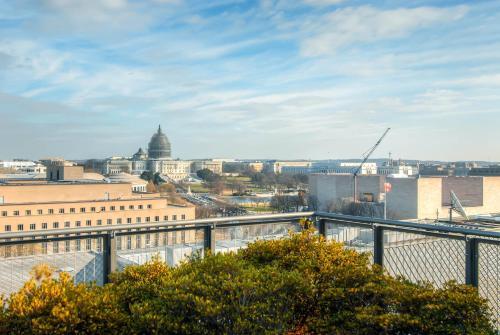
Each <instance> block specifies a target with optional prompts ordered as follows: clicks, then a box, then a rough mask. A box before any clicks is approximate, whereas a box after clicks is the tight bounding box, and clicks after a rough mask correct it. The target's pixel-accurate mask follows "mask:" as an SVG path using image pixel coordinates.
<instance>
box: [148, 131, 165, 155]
mask: <svg viewBox="0 0 500 335" xmlns="http://www.w3.org/2000/svg"><path fill="white" fill-rule="evenodd" d="M148 156H149V158H150V159H162V158H170V157H171V152H170V142H169V140H168V138H167V136H166V135H165V134H164V133H162V131H161V127H160V126H158V131H157V132H156V133H155V134H154V135H153V136H152V137H151V141H149V145H148Z"/></svg>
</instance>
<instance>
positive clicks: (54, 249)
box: [52, 241, 59, 253]
mask: <svg viewBox="0 0 500 335" xmlns="http://www.w3.org/2000/svg"><path fill="white" fill-rule="evenodd" d="M52 252H54V253H57V252H59V242H57V241H56V242H52Z"/></svg>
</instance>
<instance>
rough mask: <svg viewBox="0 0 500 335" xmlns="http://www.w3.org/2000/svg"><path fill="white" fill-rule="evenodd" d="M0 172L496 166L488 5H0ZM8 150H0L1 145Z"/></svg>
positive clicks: (494, 51) (494, 62) (336, 1)
mask: <svg viewBox="0 0 500 335" xmlns="http://www.w3.org/2000/svg"><path fill="white" fill-rule="evenodd" d="M0 13H1V14H0V41H1V43H0V116H1V122H0V141H2V143H4V145H2V146H1V149H0V159H7V158H14V157H26V158H41V157H44V156H63V157H67V158H70V159H75V158H92V157H107V156H110V155H114V154H117V155H132V154H133V152H134V151H133V150H134V148H138V147H139V146H142V147H144V146H145V145H146V144H147V141H148V139H149V137H150V134H151V131H152V130H154V129H155V127H157V125H158V124H159V123H161V125H162V128H163V129H164V131H165V133H166V134H167V135H168V137H169V139H170V141H171V142H172V146H173V152H172V155H173V157H181V158H188V157H238V158H240V157H245V158H262V157H269V158H274V157H276V158H280V159H299V158H303V159H329V158H355V157H357V156H358V155H359V156H361V154H362V153H363V152H364V151H365V150H366V149H368V148H369V147H370V146H371V145H373V143H374V142H375V141H376V140H377V138H378V137H379V136H380V134H381V133H382V132H383V130H384V129H385V128H386V127H391V128H392V129H393V130H392V131H391V133H390V134H389V135H388V137H387V138H386V140H385V141H384V143H382V145H381V146H380V148H379V149H378V150H377V152H376V153H375V155H374V156H375V157H385V156H387V154H386V153H387V152H389V151H390V152H392V153H393V157H395V158H396V157H403V158H412V159H422V160H446V161H459V160H470V161H473V160H481V161H500V151H499V150H498V149H497V148H496V146H495V144H496V143H497V142H498V140H499V139H500V135H498V132H497V128H498V124H500V107H499V106H500V104H499V102H500V96H498V94H497V92H498V89H499V88H500V65H499V64H498V59H499V56H500V42H498V41H499V40H500V39H499V38H498V37H499V35H500V25H499V24H498V23H497V22H500V4H498V3H495V2H494V1H475V2H473V3H470V2H459V1H409V2H405V3H404V5H403V4H401V3H398V2H395V1H381V2H380V1H377V2H367V1H349V0H345V1H341V0H303V1H301V2H299V1H297V2H291V1H260V2H253V1H234V2H229V1H214V2H210V4H200V3H198V2H189V1H183V0H156V1H150V2H133V1H126V0H103V1H96V2H87V1H71V2H68V1H62V0H47V1H42V2H30V1H23V2H9V1H0ZM5 144H8V145H5Z"/></svg>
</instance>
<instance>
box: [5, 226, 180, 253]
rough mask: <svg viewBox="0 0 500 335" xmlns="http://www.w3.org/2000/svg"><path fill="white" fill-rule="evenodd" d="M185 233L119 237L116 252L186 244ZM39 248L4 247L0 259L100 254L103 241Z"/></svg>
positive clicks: (43, 244) (44, 244) (87, 241)
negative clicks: (91, 252) (77, 252)
mask: <svg viewBox="0 0 500 335" xmlns="http://www.w3.org/2000/svg"><path fill="white" fill-rule="evenodd" d="M186 242H187V241H186V232H185V231H180V232H171V233H162V234H159V233H154V234H146V235H135V236H134V237H133V236H131V235H128V236H119V237H117V239H116V248H117V250H126V249H128V250H132V249H141V248H151V247H158V246H160V245H175V244H178V243H180V244H184V243H186ZM40 247H41V248H37V247H36V245H35V244H28V245H18V246H16V247H12V246H6V247H4V252H3V253H1V254H0V257H14V256H27V255H34V254H39V253H41V254H48V253H63V252H75V251H84V250H86V251H90V250H96V251H97V252H102V248H103V241H102V239H101V238H99V239H94V240H93V239H91V238H87V239H81V240H80V239H77V240H74V241H69V240H66V241H55V242H52V243H48V242H41V243H40Z"/></svg>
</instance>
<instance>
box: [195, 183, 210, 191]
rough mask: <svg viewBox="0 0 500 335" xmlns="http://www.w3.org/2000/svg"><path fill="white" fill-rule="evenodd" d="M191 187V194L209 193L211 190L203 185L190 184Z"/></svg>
mask: <svg viewBox="0 0 500 335" xmlns="http://www.w3.org/2000/svg"><path fill="white" fill-rule="evenodd" d="M190 186H191V192H194V193H207V192H209V191H210V190H209V189H208V188H206V187H205V186H203V184H190Z"/></svg>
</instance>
